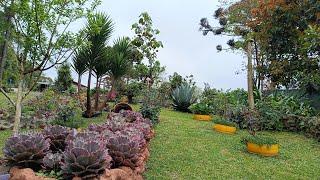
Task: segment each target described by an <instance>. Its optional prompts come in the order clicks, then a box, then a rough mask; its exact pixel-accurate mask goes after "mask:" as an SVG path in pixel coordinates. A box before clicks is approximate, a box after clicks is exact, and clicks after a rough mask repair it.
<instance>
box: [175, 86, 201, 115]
mask: <svg viewBox="0 0 320 180" xmlns="http://www.w3.org/2000/svg"><path fill="white" fill-rule="evenodd" d="M172 100H173V107H174V109H176V110H177V111H182V112H189V107H190V106H191V105H192V104H193V103H195V101H196V98H195V97H194V88H193V87H191V86H190V85H188V84H182V85H181V86H179V87H177V88H176V89H175V90H174V91H173V92H172Z"/></svg>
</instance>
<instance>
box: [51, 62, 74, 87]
mask: <svg viewBox="0 0 320 180" xmlns="http://www.w3.org/2000/svg"><path fill="white" fill-rule="evenodd" d="M72 82H73V79H72V77H71V70H70V65H69V63H63V64H61V65H60V66H59V68H58V78H57V80H56V82H55V86H56V87H57V89H58V90H59V91H66V90H68V89H69V88H70V87H71V85H72Z"/></svg>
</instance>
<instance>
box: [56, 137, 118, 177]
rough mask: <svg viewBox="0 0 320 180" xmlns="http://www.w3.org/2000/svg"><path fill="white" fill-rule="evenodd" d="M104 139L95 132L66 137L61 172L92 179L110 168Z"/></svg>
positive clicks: (109, 158)
mask: <svg viewBox="0 0 320 180" xmlns="http://www.w3.org/2000/svg"><path fill="white" fill-rule="evenodd" d="M105 142H106V141H105V140H104V139H103V138H102V136H101V135H99V134H98V133H96V132H83V133H78V134H75V135H72V136H70V137H68V141H67V148H66V150H65V152H64V153H63V159H64V162H62V163H61V164H62V166H61V169H62V172H63V173H64V174H66V175H67V176H71V177H80V178H82V179H92V178H94V177H96V176H98V175H99V174H101V173H102V172H103V171H104V170H105V169H107V168H110V165H111V163H110V162H111V160H112V158H111V157H110V156H109V154H108V150H107V149H106V143H105Z"/></svg>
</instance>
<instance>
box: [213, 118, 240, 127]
mask: <svg viewBox="0 0 320 180" xmlns="http://www.w3.org/2000/svg"><path fill="white" fill-rule="evenodd" d="M213 122H214V123H215V124H221V125H225V126H231V127H236V124H235V123H233V122H231V121H228V120H226V119H223V118H217V119H215V120H213Z"/></svg>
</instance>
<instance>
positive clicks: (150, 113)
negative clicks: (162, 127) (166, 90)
mask: <svg viewBox="0 0 320 180" xmlns="http://www.w3.org/2000/svg"><path fill="white" fill-rule="evenodd" d="M144 94H145V97H144V98H143V101H142V105H141V107H140V113H141V114H142V116H143V118H148V119H150V120H151V122H152V125H156V124H158V123H159V115H160V111H161V108H160V104H161V102H160V101H159V99H160V97H159V96H161V94H160V93H159V92H158V91H157V90H155V89H150V90H147V91H145V92H144Z"/></svg>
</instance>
